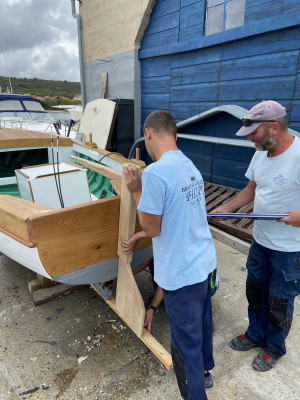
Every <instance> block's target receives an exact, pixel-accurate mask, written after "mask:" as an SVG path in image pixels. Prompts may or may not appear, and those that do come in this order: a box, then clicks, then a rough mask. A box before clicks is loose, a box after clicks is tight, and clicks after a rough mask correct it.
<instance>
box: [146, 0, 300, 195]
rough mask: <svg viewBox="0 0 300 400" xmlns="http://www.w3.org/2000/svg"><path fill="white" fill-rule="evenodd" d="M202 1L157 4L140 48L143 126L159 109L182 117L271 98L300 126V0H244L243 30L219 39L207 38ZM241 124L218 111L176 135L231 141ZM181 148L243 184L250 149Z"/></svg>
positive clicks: (207, 168)
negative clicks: (150, 115) (210, 137)
mask: <svg viewBox="0 0 300 400" xmlns="http://www.w3.org/2000/svg"><path fill="white" fill-rule="evenodd" d="M205 5H206V2H205V1H204V0H181V1H180V2H179V1H176V0H160V1H157V2H156V6H155V9H154V11H153V14H152V16H151V21H150V23H149V26H148V28H147V31H146V34H145V36H144V40H143V42H142V46H141V52H140V57H141V76H142V82H141V87H142V123H143V122H144V120H145V118H146V116H147V115H149V114H150V113H151V112H152V111H154V110H156V109H164V110H168V111H170V112H171V113H172V115H173V116H174V118H175V119H176V121H177V122H179V121H182V120H184V119H187V118H190V117H192V116H194V115H197V114H199V113H201V112H204V111H206V110H209V109H211V108H213V107H216V106H218V105H223V104H236V105H239V106H241V107H244V108H246V109H250V108H251V107H253V106H254V105H255V104H257V103H258V102H259V101H261V100H264V99H274V100H277V101H279V102H280V103H281V104H282V105H284V106H285V107H286V109H287V118H288V121H290V123H289V126H290V127H291V128H293V129H295V130H298V131H299V130H300V62H299V60H300V55H299V43H300V25H299V24H300V22H299V21H300V1H299V0H273V1H271V0H246V11H245V25H244V27H241V28H236V29H232V30H229V31H226V32H224V33H222V37H221V35H220V34H216V35H211V36H207V37H203V27H204V22H205ZM293 11H295V13H294V14H292V12H293ZM259 20H260V21H259ZM276 21H277V22H276ZM249 32H250V33H249ZM179 42H180V43H179ZM146 49H147V50H146ZM144 50H145V51H144ZM149 55H151V57H149ZM240 126H241V122H240V120H238V119H236V118H234V117H233V116H230V115H228V114H226V113H220V114H217V115H215V116H213V117H210V118H208V119H205V120H202V121H198V122H197V123H194V124H193V125H190V126H188V127H185V128H182V129H181V131H180V132H179V133H192V134H195V135H203V136H217V137H224V138H234V137H235V133H236V132H237V131H238V129H239V128H240ZM245 140H246V138H245ZM178 145H179V148H181V149H182V151H183V152H184V153H185V154H186V155H187V156H188V157H190V158H191V159H192V161H193V162H194V163H195V165H196V166H197V167H198V168H199V169H200V171H201V173H202V175H203V178H204V179H205V180H206V181H213V182H215V183H219V184H222V185H226V186H232V187H236V188H240V189H241V188H243V187H245V186H246V184H247V179H246V178H245V176H244V174H245V172H246V170H247V167H248V165H249V162H250V160H251V158H252V155H253V154H254V151H255V150H254V149H253V148H243V147H234V146H226V145H220V144H212V143H204V142H197V141H188V140H183V139H179V140H178Z"/></svg>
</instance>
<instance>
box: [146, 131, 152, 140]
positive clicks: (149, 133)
mask: <svg viewBox="0 0 300 400" xmlns="http://www.w3.org/2000/svg"><path fill="white" fill-rule="evenodd" d="M144 135H145V137H146V138H147V140H150V139H151V136H152V135H151V131H150V129H148V128H145V129H144Z"/></svg>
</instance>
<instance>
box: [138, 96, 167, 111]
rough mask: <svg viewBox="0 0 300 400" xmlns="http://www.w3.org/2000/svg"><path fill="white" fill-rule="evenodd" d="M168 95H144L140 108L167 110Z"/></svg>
mask: <svg viewBox="0 0 300 400" xmlns="http://www.w3.org/2000/svg"><path fill="white" fill-rule="evenodd" d="M169 99H170V95H169V94H144V95H143V96H142V108H153V107H154V108H155V109H156V110H167V111H168V110H169Z"/></svg>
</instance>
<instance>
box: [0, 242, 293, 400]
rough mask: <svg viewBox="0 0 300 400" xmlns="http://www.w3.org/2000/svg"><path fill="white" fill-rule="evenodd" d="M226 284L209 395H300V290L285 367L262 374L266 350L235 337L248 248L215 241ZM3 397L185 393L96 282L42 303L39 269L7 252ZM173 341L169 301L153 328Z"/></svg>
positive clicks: (111, 399) (0, 350)
mask: <svg viewBox="0 0 300 400" xmlns="http://www.w3.org/2000/svg"><path fill="white" fill-rule="evenodd" d="M215 245H216V248H217V255H218V271H219V275H220V289H219V290H218V291H217V293H216V294H215V296H214V297H213V308H214V325H215V332H214V355H215V362H216V367H215V369H214V371H213V375H214V379H215V385H214V388H213V390H212V391H211V392H209V393H208V398H209V400H213V399H214V400H237V399H238V400H279V399H283V400H298V399H300V383H299V382H300V380H299V377H298V376H299V371H300V362H299V359H300V351H299V350H300V341H299V339H298V340H297V338H299V337H300V318H299V316H300V299H299V297H298V298H297V299H296V302H295V315H294V322H293V326H292V329H291V332H290V335H289V337H288V340H287V351H288V353H287V355H286V356H285V357H283V358H282V359H281V360H280V362H279V363H278V365H277V366H276V368H274V369H273V370H271V371H269V372H267V373H258V372H256V371H254V370H253V369H252V367H251V363H252V360H253V358H254V357H255V356H256V354H257V353H258V350H257V349H252V350H250V351H249V352H247V353H239V352H235V351H234V350H231V349H230V347H229V346H228V342H229V341H230V339H231V338H232V337H234V336H236V335H238V334H240V333H242V332H244V330H245V329H246V327H247V306H246V299H245V295H244V292H245V278H246V269H245V261H246V256H245V255H244V254H241V253H239V252H238V251H237V250H235V249H232V248H230V247H228V246H226V245H224V244H223V243H220V242H217V241H215ZM0 273H1V277H2V279H1V283H0V285H1V286H0V327H1V328H0V399H1V400H15V399H22V400H23V399H24V400H25V399H31V400H35V399H43V400H52V399H53V400H55V399H62V400H96V399H101V400H102V399H103V400H106V399H107V400H125V399H132V400H134V399H135V400H143V399H146V400H179V399H180V394H179V392H178V389H177V384H176V379H175V377H174V373H173V371H167V370H166V369H165V368H164V366H163V365H162V364H161V363H160V362H159V361H158V360H157V359H156V358H155V356H154V355H153V354H152V353H151V352H150V351H149V350H148V349H147V347H145V346H144V344H143V343H142V342H141V341H140V340H139V339H138V338H137V337H136V336H135V335H134V334H133V333H132V332H131V330H130V329H129V328H128V327H127V326H126V325H125V324H124V323H123V321H122V320H120V319H119V318H118V317H117V316H116V314H115V313H114V312H113V311H112V310H111V309H110V308H109V306H108V305H107V304H106V303H105V302H104V301H103V300H102V299H101V298H100V297H99V296H98V295H97V294H96V293H95V292H94V291H93V290H92V289H90V288H88V287H85V288H83V289H82V290H80V291H78V292H76V293H72V294H70V295H68V296H65V297H61V298H59V299H56V300H54V301H52V302H50V303H47V304H44V305H41V306H38V307H35V306H34V305H33V303H32V300H31V297H30V294H29V292H28V287H27V284H28V282H30V281H31V280H33V279H35V278H36V276H35V274H34V273H33V272H32V271H30V270H28V269H26V268H24V267H22V266H20V265H19V264H17V263H15V262H14V261H12V260H10V259H9V258H7V257H6V256H4V255H1V256H0ZM137 281H138V286H139V288H140V290H141V293H142V296H143V298H144V299H147V298H148V297H149V296H150V295H151V294H152V285H151V279H150V275H149V273H148V272H146V271H144V272H142V273H141V274H139V276H138V277H137ZM152 334H153V336H155V337H156V338H157V339H158V340H159V341H160V343H162V344H163V346H165V347H166V348H167V349H168V350H169V327H168V321H167V317H166V314H165V311H164V307H163V306H161V307H160V311H159V312H158V313H157V314H156V316H155V321H154V326H153V330H152Z"/></svg>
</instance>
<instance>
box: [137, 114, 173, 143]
mask: <svg viewBox="0 0 300 400" xmlns="http://www.w3.org/2000/svg"><path fill="white" fill-rule="evenodd" d="M145 128H147V129H153V131H154V132H155V133H156V134H157V135H160V136H162V135H164V134H168V135H172V136H174V137H175V138H176V133H177V128H176V122H175V120H174V118H173V117H172V115H171V114H170V113H168V112H166V111H161V110H159V111H154V112H152V113H151V114H150V115H148V117H147V118H146V121H145V123H144V129H145Z"/></svg>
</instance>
